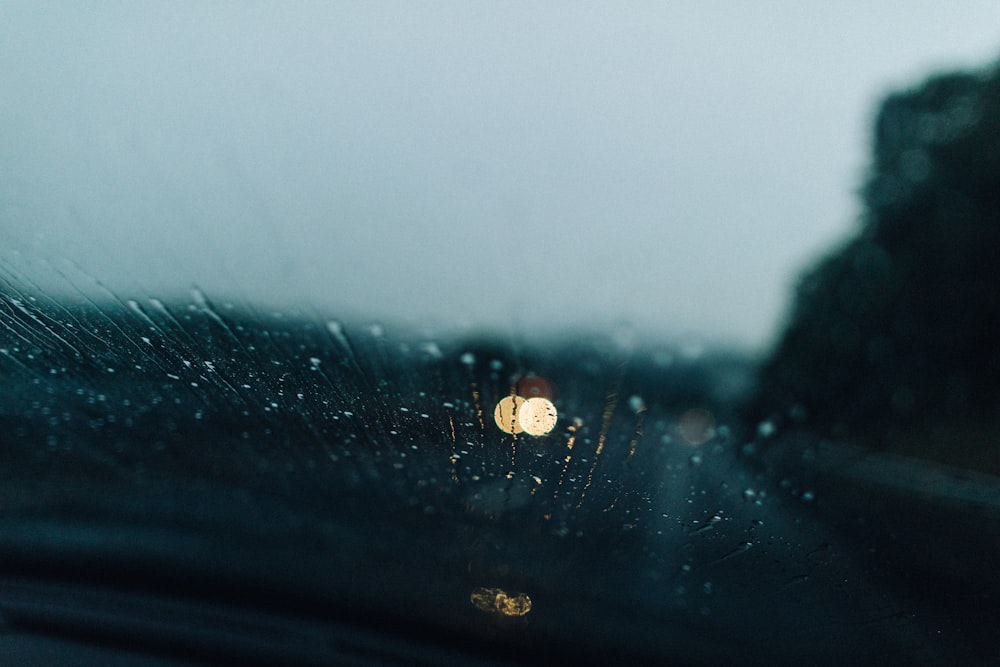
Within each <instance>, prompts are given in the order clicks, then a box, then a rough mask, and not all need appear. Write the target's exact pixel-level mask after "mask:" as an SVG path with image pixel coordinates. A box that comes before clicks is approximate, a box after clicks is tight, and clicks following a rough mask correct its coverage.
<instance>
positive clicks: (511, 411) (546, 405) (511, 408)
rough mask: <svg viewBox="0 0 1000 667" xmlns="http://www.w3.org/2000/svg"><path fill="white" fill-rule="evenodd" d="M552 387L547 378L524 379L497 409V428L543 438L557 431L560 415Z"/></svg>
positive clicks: (500, 402) (512, 389)
mask: <svg viewBox="0 0 1000 667" xmlns="http://www.w3.org/2000/svg"><path fill="white" fill-rule="evenodd" d="M552 394H553V390H552V385H551V383H549V382H548V381H547V380H546V379H545V378H541V377H538V376H534V375H533V376H530V377H526V378H522V379H521V380H520V381H519V382H518V383H517V384H516V385H515V386H513V387H511V394H510V396H504V397H503V398H502V399H500V401H499V402H498V403H497V405H496V408H495V409H494V410H493V420H494V421H495V422H496V425H497V428H499V429H500V430H501V431H503V432H505V433H512V434H518V433H527V434H528V435H533V436H543V435H546V434H548V433H550V432H551V431H552V429H554V428H555V426H556V422H557V421H558V420H559V412H558V410H556V406H555V404H554V403H553V402H552V401H551V400H550V399H551V398H552Z"/></svg>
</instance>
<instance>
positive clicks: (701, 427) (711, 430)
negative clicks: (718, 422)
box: [677, 408, 715, 446]
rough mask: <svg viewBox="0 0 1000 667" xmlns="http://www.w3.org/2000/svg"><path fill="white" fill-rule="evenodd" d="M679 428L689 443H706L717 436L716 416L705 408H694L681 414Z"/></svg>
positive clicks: (683, 437)
mask: <svg viewBox="0 0 1000 667" xmlns="http://www.w3.org/2000/svg"><path fill="white" fill-rule="evenodd" d="M677 430H678V432H679V433H680V436H681V440H683V441H684V442H686V443H687V444H689V445H694V446H698V445H701V444H704V443H706V442H708V441H709V440H711V439H712V438H714V437H715V417H714V416H713V415H712V413H711V412H709V411H708V410H705V409H703V408H692V409H691V410H688V411H686V412H685V413H684V414H682V415H681V418H680V421H679V423H678V424H677Z"/></svg>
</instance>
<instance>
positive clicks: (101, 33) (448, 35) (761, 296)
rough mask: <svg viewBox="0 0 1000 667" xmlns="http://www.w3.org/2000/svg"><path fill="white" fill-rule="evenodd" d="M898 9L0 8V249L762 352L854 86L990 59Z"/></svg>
mask: <svg viewBox="0 0 1000 667" xmlns="http://www.w3.org/2000/svg"><path fill="white" fill-rule="evenodd" d="M899 4H900V3H894V2H893V3H890V2H883V3H875V2H862V1H860V0H859V1H857V2H843V3H819V2H817V3H812V2H801V1H796V2H737V1H732V2H704V1H699V2H694V1H692V2H673V3H634V4H630V5H627V6H623V5H622V4H620V3H603V4H597V3H577V2H572V3H561V2H542V3H538V2H533V3H517V2H495V3H478V2H465V1H463V2H456V3H430V4H427V3H404V2H400V3H376V2H356V3H336V4H333V3H331V4H321V3H304V4H289V3H274V2H258V3H254V2H233V3H222V2H206V3H163V4H158V3H134V2H121V3H75V2H59V3H44V2H36V1H32V2H0V243H2V245H3V249H2V250H0V253H2V254H0V268H2V267H3V266H6V267H7V268H8V270H13V271H16V272H18V273H20V274H21V275H24V276H33V277H34V279H37V280H39V281H44V280H45V278H44V276H43V274H45V272H46V271H50V270H51V269H53V268H54V269H55V270H56V271H59V272H63V273H66V274H67V275H69V276H70V279H71V280H73V281H75V283H76V284H79V283H80V282H81V279H80V278H79V276H81V275H89V276H91V277H93V278H94V279H96V280H99V281H101V282H102V283H103V284H105V285H107V286H108V287H110V288H111V289H113V290H115V291H116V292H117V293H119V294H121V295H122V296H123V297H126V298H135V297H143V296H160V297H161V298H162V297H163V296H169V295H170V294H172V293H185V292H186V291H187V289H188V288H189V286H190V285H191V284H192V283H197V284H198V285H200V286H201V287H202V288H203V289H204V290H205V292H206V293H208V294H209V296H214V297H215V298H216V299H218V300H225V299H237V300H241V301H248V302H255V303H258V304H266V305H268V306H269V307H281V306H282V305H295V306H299V305H302V304H309V305H311V306H313V307H315V308H316V309H317V310H319V311H321V312H323V313H328V314H336V313H338V312H345V313H361V314H364V315H365V316H366V317H371V318H382V317H389V318H399V317H404V318H406V317H419V318H424V317H429V318H432V319H439V320H443V321H444V322H446V323H461V322H471V323H475V324H477V325H481V326H486V327H499V328H506V327H509V326H511V325H513V326H514V327H516V328H519V329H524V328H528V329H530V328H532V327H543V328H546V329H549V328H553V327H558V328H568V327H574V326H578V325H596V326H607V325H609V324H611V323H613V322H616V321H620V320H626V321H630V322H632V323H634V324H636V325H637V326H638V327H639V328H640V329H641V330H643V331H646V332H648V333H653V334H660V333H662V334H664V335H676V334H690V333H702V334H707V335H709V336H711V337H713V338H722V339H726V340H730V341H734V342H738V343H745V344H751V345H761V344H763V343H765V342H766V341H767V340H768V339H769V337H770V336H771V335H772V334H773V332H774V330H775V327H776V325H777V323H778V321H779V319H780V317H781V315H782V313H783V312H784V307H785V304H786V302H787V299H788V296H789V290H790V287H791V285H792V281H793V279H794V276H795V274H796V272H797V271H798V270H799V269H801V267H803V266H804V265H805V263H806V262H807V261H808V260H809V259H811V258H814V257H815V256H816V254H817V253H818V252H819V251H820V250H822V249H824V248H826V247H828V246H829V244H830V243H831V242H833V241H835V240H836V239H838V238H842V237H844V236H845V235H846V234H848V233H849V232H850V231H851V230H852V229H854V224H855V222H854V221H855V218H856V214H857V210H858V209H857V202H856V198H855V196H854V192H855V190H856V189H857V187H858V186H859V185H860V183H861V180H862V178H863V174H864V168H865V165H866V162H867V151H868V128H869V125H870V120H871V115H872V113H873V111H874V109H875V108H876V104H877V101H878V99H879V98H880V97H881V96H882V95H883V94H884V93H885V92H887V91H888V90H891V89H893V88H897V87H899V86H905V85H910V84H913V83H916V82H918V81H919V80H920V79H921V78H922V77H923V76H924V75H925V74H926V73H928V72H929V71H931V70H932V69H936V68H942V67H952V66H967V65H982V64H985V63H986V62H988V61H990V60H992V59H993V58H995V57H996V56H998V55H1000V3H998V2H995V1H993V0H984V1H982V2H972V1H964V2H955V3H941V2H930V1H928V2H910V3H906V5H907V9H906V10H905V11H903V10H900V9H898V8H891V7H898V5H899ZM39 260H45V261H44V262H43V263H40V262H39ZM77 271H79V273H77ZM82 282H86V280H83V281H82Z"/></svg>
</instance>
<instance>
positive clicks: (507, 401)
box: [493, 396, 525, 433]
mask: <svg viewBox="0 0 1000 667" xmlns="http://www.w3.org/2000/svg"><path fill="white" fill-rule="evenodd" d="M524 404H525V400H524V399H523V398H521V397H520V396H504V397H503V398H502V399H500V402H499V403H497V407H496V409H495V410H493V421H495V422H496V423H497V428H499V429H500V430H501V431H503V432H505V433H521V432H522V431H524V428H523V427H522V426H521V420H520V419H519V417H520V414H519V413H520V412H521V408H522V406H523V405H524Z"/></svg>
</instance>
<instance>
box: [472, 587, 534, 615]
mask: <svg viewBox="0 0 1000 667" xmlns="http://www.w3.org/2000/svg"><path fill="white" fill-rule="evenodd" d="M469 600H470V601H471V602H472V604H473V605H475V607H476V609H479V610H482V611H486V612H490V613H494V614H501V615H502V616H524V615H525V614H527V613H528V612H529V611H531V598H530V597H528V596H527V595H525V594H524V593H516V594H510V593H507V592H506V591H504V590H503V589H500V588H477V589H476V590H474V591H472V595H470V596H469Z"/></svg>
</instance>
